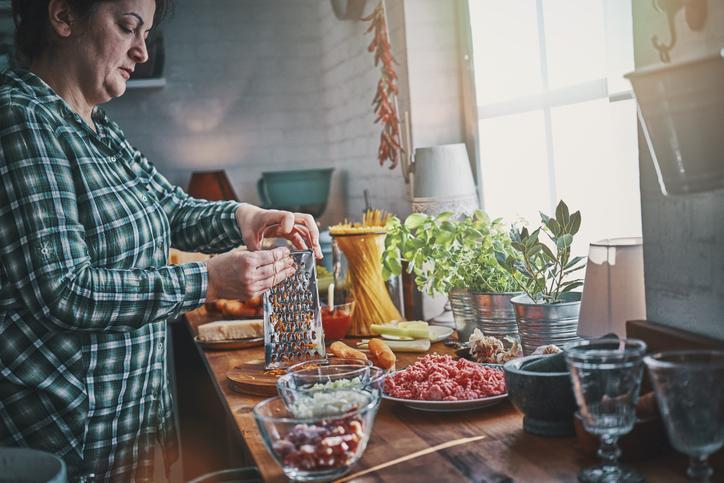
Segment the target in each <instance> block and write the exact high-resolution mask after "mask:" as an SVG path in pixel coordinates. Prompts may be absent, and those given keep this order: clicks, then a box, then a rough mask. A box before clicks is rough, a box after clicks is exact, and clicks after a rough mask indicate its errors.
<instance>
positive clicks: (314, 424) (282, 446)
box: [254, 389, 380, 481]
mask: <svg viewBox="0 0 724 483" xmlns="http://www.w3.org/2000/svg"><path fill="white" fill-rule="evenodd" d="M379 405H380V396H379V393H378V392H377V391H370V390H366V389H345V390H341V391H331V392H320V393H319V394H315V397H313V398H310V399H308V400H305V404H294V405H290V406H287V404H286V403H285V402H284V400H283V399H282V398H281V397H273V398H270V399H266V400H264V401H262V402H260V403H259V404H257V405H256V406H255V407H254V418H255V420H256V424H257V426H258V428H259V432H260V433H261V435H262V439H263V440H264V444H265V446H266V448H267V450H268V451H269V452H270V453H271V454H272V456H273V457H274V459H275V460H276V461H277V463H279V465H280V466H281V468H282V471H284V474H285V475H286V476H287V477H288V478H291V479H293V480H300V481H317V480H322V481H326V480H333V479H336V478H338V477H340V476H342V475H344V474H345V473H346V472H347V471H348V470H349V469H350V468H351V467H352V466H353V465H354V464H355V463H356V462H357V461H358V460H359V459H360V458H361V457H362V454H363V453H364V450H365V448H366V446H367V441H368V440H369V437H370V433H371V432H372V425H373V423H374V419H375V415H376V414H377V408H378V407H379Z"/></svg>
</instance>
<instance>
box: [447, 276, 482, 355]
mask: <svg viewBox="0 0 724 483" xmlns="http://www.w3.org/2000/svg"><path fill="white" fill-rule="evenodd" d="M448 298H449V299H450V306H451V307H452V312H453V317H454V318H455V328H456V329H457V331H458V337H459V339H460V342H467V341H468V339H469V338H470V334H472V333H473V328H474V326H475V309H474V308H473V296H472V294H471V293H470V290H468V289H466V288H454V289H452V290H450V292H449V293H448Z"/></svg>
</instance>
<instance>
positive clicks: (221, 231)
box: [0, 70, 242, 480]
mask: <svg viewBox="0 0 724 483" xmlns="http://www.w3.org/2000/svg"><path fill="white" fill-rule="evenodd" d="M93 119H94V121H95V125H96V129H97V133H96V132H94V131H93V130H92V129H90V128H89V127H88V125H87V124H85V123H84V122H83V121H82V119H81V118H80V116H78V115H77V114H76V113H74V112H73V111H72V110H71V109H70V108H69V106H68V105H67V104H66V103H65V101H63V100H62V99H61V98H60V97H59V96H57V95H56V94H55V93H54V92H53V91H52V89H51V88H50V87H49V86H48V85H47V84H45V83H44V82H43V81H42V80H41V79H40V78H38V77H37V76H35V75H34V74H32V73H30V72H27V71H22V70H14V71H13V70H9V71H6V72H4V73H2V74H0V446H7V445H10V446H29V447H33V448H38V449H43V450H47V451H51V452H54V453H56V454H58V455H60V456H61V457H63V458H64V459H65V460H66V462H67V463H68V464H69V466H70V467H71V469H72V471H74V472H75V473H76V474H80V473H90V472H94V473H96V476H97V477H98V479H102V480H106V479H123V480H130V479H134V478H136V479H144V478H145V477H146V476H147V475H144V474H143V471H142V470H139V469H138V468H137V467H136V466H137V463H134V460H137V459H138V458H142V457H144V456H146V457H147V456H148V451H150V449H149V448H148V445H149V444H150V445H152V444H153V443H154V442H155V440H159V441H161V442H162V441H163V439H164V438H168V437H169V436H170V435H169V433H168V430H167V428H168V427H169V424H168V423H169V421H170V420H171V419H172V416H171V414H172V413H171V398H170V391H169V388H168V387H167V381H168V379H167V377H168V375H167V368H166V345H165V342H166V321H168V320H169V319H173V318H175V317H178V316H179V315H181V314H182V313H184V312H186V311H188V310H191V309H194V308H196V307H197V306H199V305H200V304H202V303H203V302H204V300H205V297H206V286H207V280H208V275H207V272H206V267H205V265H204V264H203V263H188V264H183V265H174V266H170V265H168V264H167V255H168V250H169V247H170V245H171V246H174V247H177V248H179V249H182V250H193V251H204V252H209V253H211V252H222V251H226V250H229V249H231V248H233V247H235V246H238V245H239V244H241V243H242V240H241V235H240V233H239V229H238V226H237V223H236V220H235V211H236V208H237V206H238V204H237V203H235V202H215V203H211V202H206V201H203V200H195V199H193V198H190V197H189V196H187V195H186V194H185V193H184V192H183V191H182V190H181V189H179V188H176V187H173V186H171V185H170V184H169V182H168V181H167V180H166V179H165V178H164V177H163V176H161V175H160V174H159V173H158V172H157V171H156V169H155V168H154V166H153V165H152V164H151V163H149V162H148V160H147V159H146V158H145V157H144V156H143V155H142V154H141V153H140V152H139V151H138V150H136V149H135V148H133V147H132V146H131V145H130V144H129V143H128V141H126V139H125V138H124V135H123V133H122V132H121V130H120V129H119V127H118V126H117V125H116V124H115V123H113V122H111V121H110V120H109V119H108V118H107V117H106V116H105V114H104V113H103V111H102V110H101V109H98V108H96V109H95V110H94V113H93ZM171 427H172V426H171ZM171 436H172V435H171ZM174 439H175V438H174ZM134 474H135V477H134Z"/></svg>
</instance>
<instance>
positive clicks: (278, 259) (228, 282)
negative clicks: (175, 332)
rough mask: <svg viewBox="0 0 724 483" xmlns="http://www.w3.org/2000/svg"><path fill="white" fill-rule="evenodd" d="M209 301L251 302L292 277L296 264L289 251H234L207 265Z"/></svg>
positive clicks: (284, 248) (212, 260)
mask: <svg viewBox="0 0 724 483" xmlns="http://www.w3.org/2000/svg"><path fill="white" fill-rule="evenodd" d="M206 267H207V269H208V272H209V285H208V289H207V293H206V299H207V300H216V299H240V300H249V299H251V298H252V297H254V296H255V295H259V294H260V293H262V292H264V291H266V290H268V289H270V288H271V287H273V286H274V285H276V284H278V283H279V282H282V281H284V280H285V279H286V278H288V277H290V276H292V275H293V274H294V272H295V271H296V267H295V265H294V260H293V259H292V257H291V256H290V255H289V249H288V248H286V247H279V248H274V249H273V250H259V251H256V252H249V251H246V250H232V251H230V252H227V253H223V254H221V255H217V256H215V257H213V258H211V259H209V261H207V262H206Z"/></svg>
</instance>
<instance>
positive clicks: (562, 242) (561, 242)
mask: <svg viewBox="0 0 724 483" xmlns="http://www.w3.org/2000/svg"><path fill="white" fill-rule="evenodd" d="M572 243H573V235H569V234H568V233H566V234H564V235H561V236H559V237H558V238H556V247H558V250H559V251H560V250H565V249H566V248H569V247H570V246H571V244H572Z"/></svg>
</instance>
